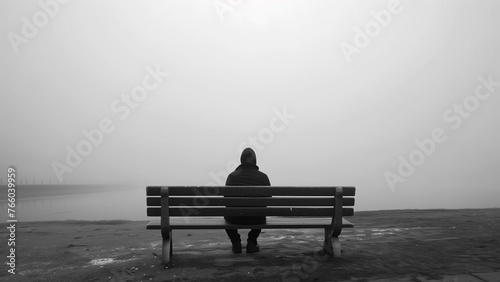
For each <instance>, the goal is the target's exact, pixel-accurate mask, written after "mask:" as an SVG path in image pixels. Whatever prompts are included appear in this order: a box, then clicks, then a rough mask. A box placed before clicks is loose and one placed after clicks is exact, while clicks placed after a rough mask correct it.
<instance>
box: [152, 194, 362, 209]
mask: <svg viewBox="0 0 500 282" xmlns="http://www.w3.org/2000/svg"><path fill="white" fill-rule="evenodd" d="M146 203H147V205H148V206H161V198H160V197H148V198H147V200H146ZM168 204H169V205H170V206H201V207H203V206H243V207H254V206H330V207H333V205H334V204H335V198H333V197H330V198H326V197H324V198H319V197H314V198H262V197H245V198H243V197H240V198H237V197H205V196H202V197H170V198H169V199H168ZM342 205H343V206H344V207H345V206H354V198H343V199H342Z"/></svg>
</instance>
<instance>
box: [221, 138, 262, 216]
mask: <svg viewBox="0 0 500 282" xmlns="http://www.w3.org/2000/svg"><path fill="white" fill-rule="evenodd" d="M226 186H271V183H270V182H269V178H268V177H267V175H266V174H265V173H263V172H261V171H259V167H258V166H257V158H256V156H255V152H254V151H253V150H252V149H250V148H246V149H245V150H243V153H242V154H241V165H239V166H238V167H237V168H236V170H235V171H233V172H232V173H231V174H229V175H228V177H227V180H226ZM235 189H236V188H235ZM224 218H225V219H226V220H227V221H228V222H231V223H234V224H261V223H265V222H266V217H265V216H249V217H229V216H226V217H224Z"/></svg>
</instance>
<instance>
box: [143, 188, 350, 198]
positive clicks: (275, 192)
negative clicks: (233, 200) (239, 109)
mask: <svg viewBox="0 0 500 282" xmlns="http://www.w3.org/2000/svg"><path fill="white" fill-rule="evenodd" d="M335 188H336V187H319V186H300V187H288V186H287V187H280V186H212V187H210V186H169V189H168V190H169V195H171V196H200V195H206V196H213V195H226V196H242V195H245V196H332V195H334V194H335ZM342 188H343V191H344V193H343V195H344V196H347V197H348V196H355V193H356V188H354V187H351V186H345V187H344V186H342ZM160 190H161V186H148V187H147V188H146V195H147V196H160Z"/></svg>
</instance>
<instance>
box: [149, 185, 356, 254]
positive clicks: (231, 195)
mask: <svg viewBox="0 0 500 282" xmlns="http://www.w3.org/2000/svg"><path fill="white" fill-rule="evenodd" d="M355 189H356V188H354V187H275V186H173V187H172V186H170V187H167V186H149V187H147V188H146V195H147V200H146V202H147V214H148V216H156V217H160V219H161V220H158V219H156V220H153V221H151V222H150V223H149V224H148V225H147V229H160V230H161V235H162V237H163V244H162V249H163V251H162V256H163V262H164V263H167V264H168V263H169V262H170V258H171V257H172V230H173V229H233V228H234V229H279V228H281V229H296V228H323V229H324V230H325V239H324V244H323V248H324V249H325V251H326V252H327V253H329V254H330V255H333V256H334V257H340V241H339V238H338V236H339V235H340V232H341V231H342V228H352V227H354V225H353V224H352V223H350V222H349V221H347V220H345V219H343V216H352V215H353V214H354V209H353V208H352V206H354V198H353V196H354V194H355ZM227 206H232V207H227ZM235 206H236V207H235ZM224 216H267V221H266V223H265V224H254V225H239V224H230V223H228V222H226V221H225V220H224ZM225 235H226V234H225V233H224V234H222V233H221V238H224V239H225Z"/></svg>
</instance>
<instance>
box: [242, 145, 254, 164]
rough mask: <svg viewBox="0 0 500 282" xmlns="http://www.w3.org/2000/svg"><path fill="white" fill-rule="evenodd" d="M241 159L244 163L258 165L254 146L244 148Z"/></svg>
mask: <svg viewBox="0 0 500 282" xmlns="http://www.w3.org/2000/svg"><path fill="white" fill-rule="evenodd" d="M240 160H241V164H242V165H253V166H257V157H256V156H255V152H254V150H252V148H246V149H245V150H243V152H242V153H241V158H240Z"/></svg>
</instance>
